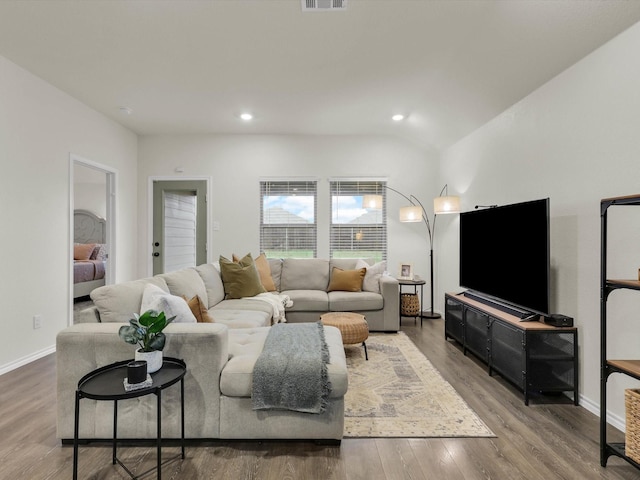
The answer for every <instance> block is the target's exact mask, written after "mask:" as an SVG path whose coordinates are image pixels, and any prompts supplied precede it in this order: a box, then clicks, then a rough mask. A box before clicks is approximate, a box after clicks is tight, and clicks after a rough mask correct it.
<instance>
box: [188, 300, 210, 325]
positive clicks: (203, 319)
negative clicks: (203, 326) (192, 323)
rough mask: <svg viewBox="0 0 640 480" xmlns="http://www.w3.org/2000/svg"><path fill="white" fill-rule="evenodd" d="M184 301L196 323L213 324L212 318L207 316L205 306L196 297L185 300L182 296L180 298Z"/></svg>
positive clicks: (207, 312)
mask: <svg viewBox="0 0 640 480" xmlns="http://www.w3.org/2000/svg"><path fill="white" fill-rule="evenodd" d="M182 298H184V301H185V302H187V305H189V308H190V309H191V313H193V316H194V317H196V320H197V321H198V323H213V322H214V320H213V317H212V316H211V315H209V311H208V310H207V306H206V305H205V304H204V303H202V299H201V298H200V297H199V296H198V295H196V296H195V297H192V298H191V300H189V299H187V297H185V296H184V295H183V296H182Z"/></svg>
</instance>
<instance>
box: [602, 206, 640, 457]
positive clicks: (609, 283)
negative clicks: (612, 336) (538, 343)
mask: <svg viewBox="0 0 640 480" xmlns="http://www.w3.org/2000/svg"><path fill="white" fill-rule="evenodd" d="M618 205H623V206H625V205H626V206H639V205H640V194H639V195H629V196H624V197H613V198H605V199H602V200H601V201H600V235H601V252H600V464H601V465H602V466H603V467H605V466H606V465H607V460H608V459H609V457H611V456H612V455H613V456H616V457H620V458H623V459H624V460H626V461H627V462H629V463H630V464H631V465H633V466H634V467H636V468H638V469H640V464H638V463H637V462H635V461H634V460H632V459H631V458H629V457H627V455H626V453H625V444H624V443H608V442H607V380H608V379H609V376H610V375H611V374H613V373H620V374H623V375H627V376H629V377H632V378H635V379H637V380H640V360H611V359H609V358H608V356H607V301H608V300H609V294H611V292H614V291H615V290H620V289H626V290H640V281H638V280H611V279H608V278H607V212H608V210H609V208H610V207H613V206H618Z"/></svg>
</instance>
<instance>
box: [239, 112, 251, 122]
mask: <svg viewBox="0 0 640 480" xmlns="http://www.w3.org/2000/svg"><path fill="white" fill-rule="evenodd" d="M240 118H241V119H242V120H244V121H247V122H248V121H249V120H251V119H253V115H251V114H250V113H241V114H240Z"/></svg>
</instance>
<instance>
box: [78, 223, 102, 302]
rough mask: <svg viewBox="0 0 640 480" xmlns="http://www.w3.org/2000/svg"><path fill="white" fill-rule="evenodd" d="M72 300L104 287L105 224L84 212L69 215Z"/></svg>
mask: <svg viewBox="0 0 640 480" xmlns="http://www.w3.org/2000/svg"><path fill="white" fill-rule="evenodd" d="M73 242H74V243H73V298H74V299H76V298H80V297H85V296H87V295H89V294H90V293H91V291H92V290H93V289H94V288H97V287H100V286H102V285H104V284H105V269H106V259H107V251H106V221H105V219H104V218H102V217H100V216H98V215H96V214H95V213H93V212H90V211H88V210H75V211H74V212H73Z"/></svg>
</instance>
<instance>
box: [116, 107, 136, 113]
mask: <svg viewBox="0 0 640 480" xmlns="http://www.w3.org/2000/svg"><path fill="white" fill-rule="evenodd" d="M118 109H119V110H120V113H121V114H123V115H131V114H132V113H133V109H131V108H129V107H118Z"/></svg>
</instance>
